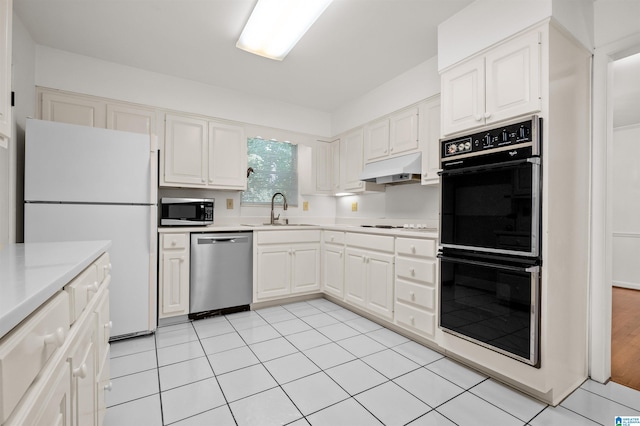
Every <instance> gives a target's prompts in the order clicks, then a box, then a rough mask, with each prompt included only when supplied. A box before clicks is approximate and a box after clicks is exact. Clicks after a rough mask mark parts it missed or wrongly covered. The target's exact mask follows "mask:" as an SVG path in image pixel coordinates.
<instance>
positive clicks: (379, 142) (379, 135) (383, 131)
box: [364, 118, 389, 163]
mask: <svg viewBox="0 0 640 426" xmlns="http://www.w3.org/2000/svg"><path fill="white" fill-rule="evenodd" d="M387 156H389V119H388V118H385V119H382V120H379V121H376V122H374V123H371V124H369V125H367V127H365V142H364V159H365V162H367V163H370V162H372V161H376V160H380V159H381V158H384V157H387Z"/></svg>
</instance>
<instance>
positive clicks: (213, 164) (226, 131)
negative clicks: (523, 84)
mask: <svg viewBox="0 0 640 426" xmlns="http://www.w3.org/2000/svg"><path fill="white" fill-rule="evenodd" d="M246 173H247V138H246V137H245V136H244V128H242V127H239V126H231V125H228V124H223V123H216V122H209V175H208V182H207V184H208V185H209V186H215V187H216V188H219V189H237V190H243V191H244V190H245V189H247V175H246Z"/></svg>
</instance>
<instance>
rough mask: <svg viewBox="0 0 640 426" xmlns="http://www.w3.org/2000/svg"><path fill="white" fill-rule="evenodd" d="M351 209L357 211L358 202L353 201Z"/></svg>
mask: <svg viewBox="0 0 640 426" xmlns="http://www.w3.org/2000/svg"><path fill="white" fill-rule="evenodd" d="M351 211H352V212H357V211H358V202H355V203H351Z"/></svg>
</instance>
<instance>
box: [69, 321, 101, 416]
mask: <svg viewBox="0 0 640 426" xmlns="http://www.w3.org/2000/svg"><path fill="white" fill-rule="evenodd" d="M83 327H84V331H81V332H80V339H79V341H78V344H77V345H76V347H75V349H72V350H71V354H70V356H69V358H68V361H69V364H70V367H71V424H72V425H93V424H95V421H96V408H97V407H96V390H97V389H96V356H95V345H94V333H95V327H94V323H93V321H88V322H86V325H85V326H83Z"/></svg>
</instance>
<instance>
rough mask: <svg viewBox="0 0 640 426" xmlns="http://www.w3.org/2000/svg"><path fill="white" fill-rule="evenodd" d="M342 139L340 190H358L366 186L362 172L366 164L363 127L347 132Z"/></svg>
mask: <svg viewBox="0 0 640 426" xmlns="http://www.w3.org/2000/svg"><path fill="white" fill-rule="evenodd" d="M341 139H342V140H341V141H340V190H342V191H358V190H362V188H363V187H364V182H362V181H361V180H360V173H362V168H363V166H364V162H363V157H362V149H363V144H364V133H363V130H362V128H360V129H357V130H355V131H353V132H351V133H348V134H346V135H345V136H344V137H343V138H341Z"/></svg>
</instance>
